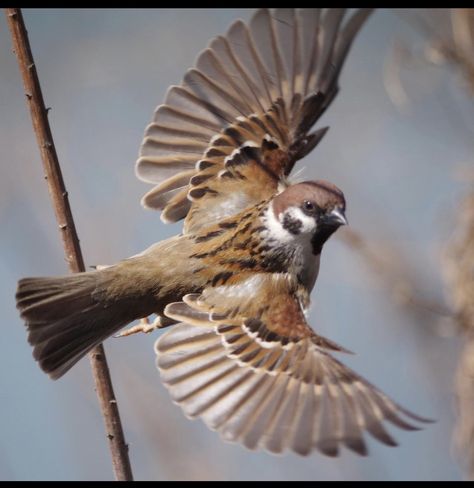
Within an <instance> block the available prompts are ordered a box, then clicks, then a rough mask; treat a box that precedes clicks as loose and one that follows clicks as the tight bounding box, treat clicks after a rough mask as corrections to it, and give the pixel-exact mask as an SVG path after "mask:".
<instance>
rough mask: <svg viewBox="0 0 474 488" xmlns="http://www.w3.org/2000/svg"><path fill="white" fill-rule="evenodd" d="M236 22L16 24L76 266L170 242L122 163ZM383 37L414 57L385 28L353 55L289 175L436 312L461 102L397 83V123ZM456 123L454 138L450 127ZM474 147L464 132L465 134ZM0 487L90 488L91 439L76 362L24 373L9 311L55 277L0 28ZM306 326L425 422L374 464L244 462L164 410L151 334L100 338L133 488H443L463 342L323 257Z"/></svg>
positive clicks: (377, 19) (425, 86)
mask: <svg viewBox="0 0 474 488" xmlns="http://www.w3.org/2000/svg"><path fill="white" fill-rule="evenodd" d="M251 13H252V11H251V10H245V9H244V10H236V9H226V10H206V9H204V10H189V9H185V10H174V9H165V10H133V9H130V10H121V9H119V10H89V9H82V10H74V9H71V10H60V9H58V10H56V9H54V10H36V9H25V11H24V16H25V21H26V24H27V28H28V31H29V36H30V42H31V44H32V48H33V54H34V57H35V60H36V64H37V69H38V73H39V77H40V80H41V84H42V87H43V94H44V98H45V101H46V104H47V106H50V107H52V110H51V111H50V114H49V117H50V122H51V126H52V131H53V135H54V139H55V142H56V148H57V151H58V155H59V158H60V162H61V165H62V169H63V175H64V178H65V181H66V185H67V188H68V191H69V195H70V202H71V205H72V209H73V213H74V217H75V221H76V227H77V230H78V232H79V236H80V238H81V245H82V250H83V253H84V257H85V261H86V263H87V264H88V265H93V264H101V263H104V264H107V263H114V262H116V261H118V260H120V259H122V258H125V257H127V256H130V255H132V254H135V253H137V252H140V251H141V250H143V249H144V248H145V247H147V246H149V245H150V244H151V243H153V242H155V241H157V240H161V239H164V238H166V237H168V236H171V235H174V234H176V233H178V232H179V231H180V224H177V225H168V226H165V225H164V224H162V223H161V221H160V220H159V216H158V214H157V213H154V212H152V211H145V210H144V209H142V208H141V207H140V203H139V200H140V197H141V196H142V194H143V193H144V192H145V191H146V190H147V189H148V187H147V185H145V184H143V183H141V182H139V181H138V180H136V178H135V176H134V162H135V160H136V158H137V155H138V147H139V145H140V142H141V139H142V136H143V132H144V129H145V126H146V125H147V124H148V123H149V121H150V120H151V117H152V113H153V111H154V109H155V107H156V106H157V105H158V104H159V103H161V101H162V100H163V98H164V95H165V92H166V89H167V87H168V86H169V85H171V84H178V83H179V82H180V81H181V78H182V76H183V74H184V72H185V70H186V69H187V68H188V67H191V66H192V64H193V61H194V59H195V57H196V55H197V54H198V52H199V51H201V50H202V49H203V48H204V47H205V46H206V45H207V43H208V41H209V40H210V38H211V37H213V36H215V35H219V34H222V33H224V32H225V30H226V28H227V27H228V25H229V24H230V23H231V22H232V21H233V20H235V19H236V18H238V17H241V18H243V19H244V20H246V19H249V18H250V15H251ZM395 38H400V39H403V41H404V42H405V43H406V44H407V45H409V46H415V47H416V46H420V45H422V43H423V39H422V38H421V37H420V35H419V34H418V33H417V32H415V31H414V30H413V29H412V28H411V27H410V26H408V25H407V24H406V23H405V22H403V20H402V19H401V18H400V17H399V16H397V15H395V14H394V13H393V12H391V11H389V10H379V11H377V12H376V13H375V14H374V15H373V16H372V17H371V18H370V19H369V21H368V23H367V25H366V26H365V27H364V29H363V30H362V32H361V34H360V35H359V37H358V38H357V41H356V43H355V45H354V47H353V49H352V51H351V53H350V55H349V57H348V60H347V63H346V66H345V68H344V71H343V73H342V76H341V79H340V85H341V92H340V94H339V95H338V97H337V98H336V100H335V102H334V103H333V105H332V106H331V108H330V110H328V112H327V113H326V114H325V115H324V117H323V120H321V122H320V123H319V125H320V126H321V125H330V126H331V130H330V131H329V133H328V134H327V135H326V137H325V139H324V141H323V142H322V143H321V145H320V146H318V148H317V150H315V151H314V152H313V153H312V154H311V155H310V156H309V157H307V158H306V159H305V160H304V162H303V163H302V164H300V166H305V167H306V171H305V173H304V176H305V178H306V179H311V178H323V179H328V180H331V181H333V182H334V183H336V184H337V185H338V186H339V187H340V188H342V189H343V191H344V192H345V195H346V199H347V202H348V211H347V215H348V218H349V222H350V224H351V226H352V228H354V229H355V230H357V231H359V232H361V233H362V234H363V235H365V236H366V238H367V239H368V240H369V242H371V243H373V244H376V245H381V246H386V247H388V248H393V249H395V250H399V251H400V252H402V253H403V254H404V255H405V256H407V266H406V267H405V268H403V269H401V270H400V272H401V273H403V272H409V273H410V274H411V275H413V276H416V278H417V280H419V281H420V282H422V283H423V284H424V286H425V291H426V292H427V293H428V294H430V295H432V296H436V297H439V298H442V297H443V294H444V290H443V287H442V282H441V280H440V277H439V267H440V265H439V258H440V255H441V251H442V245H443V243H444V242H445V240H446V238H447V237H449V235H450V231H451V229H452V220H453V218H454V216H455V212H456V206H457V203H458V201H459V198H460V195H461V194H462V192H463V190H464V189H465V183H463V181H461V180H460V179H459V178H457V177H456V174H457V170H458V169H459V168H462V167H464V166H466V165H467V164H469V163H471V164H472V149H473V148H472V143H471V142H470V138H469V137H468V136H467V135H466V131H467V132H468V129H467V127H469V123H470V124H471V127H472V114H473V113H474V112H473V111H472V108H473V106H472V100H469V99H468V98H467V96H466V95H465V93H464V92H463V91H462V90H461V88H460V86H459V83H458V80H457V79H456V78H455V76H454V75H453V74H452V73H451V72H449V70H448V69H445V68H439V67H427V66H423V67H421V68H418V69H417V70H415V71H412V72H407V73H405V74H404V77H405V78H404V79H405V81H406V83H407V89H408V91H409V93H410V94H411V96H412V103H411V105H410V107H409V110H408V111H407V112H406V113H400V112H399V111H398V110H397V109H396V108H395V107H394V106H393V104H392V103H391V101H390V99H389V97H388V96H387V93H386V91H385V88H384V85H383V67H384V63H385V62H386V59H387V56H388V53H389V50H390V46H391V44H392V41H393V40H394V39H395ZM466 121H470V122H469V123H466ZM471 136H472V134H471ZM0 229H1V234H0V236H1V237H0V307H1V310H2V312H3V320H2V323H3V333H2V338H1V340H0V358H1V366H2V367H1V368H0V432H1V436H0V479H4V480H46V479H50V480H77V479H81V480H91V479H99V480H106V479H110V478H111V477H112V475H111V464H110V459H109V453H108V450H107V441H106V439H105V435H104V429H103V424H102V418H101V415H100V412H99V410H98V407H97V403H96V399H95V393H94V390H93V382H92V378H91V374H90V369H89V365H88V361H87V360H83V361H81V362H80V363H79V364H78V365H77V366H75V367H74V368H73V370H71V371H70V372H69V373H68V374H67V375H66V376H65V377H64V378H62V379H61V380H59V381H57V382H53V381H51V380H50V379H49V378H48V377H47V376H46V375H45V374H44V373H42V372H41V371H40V369H39V368H38V366H37V365H36V363H35V362H34V360H33V358H32V355H31V348H30V346H29V345H28V344H27V341H26V331H25V328H24V326H23V324H22V321H21V320H20V319H19V317H18V314H17V311H16V309H15V303H14V292H15V287H16V281H17V280H18V279H19V278H21V277H23V276H35V275H55V274H63V273H65V272H66V271H67V267H66V263H65V261H64V258H63V250H62V246H61V241H60V237H59V233H58V231H57V224H56V222H55V219H54V215H53V211H52V208H51V205H50V201H49V197H48V193H47V188H46V185H45V182H44V180H43V175H42V168H41V163H40V159H39V153H38V149H37V147H36V142H35V138H34V135H33V131H32V127H31V122H30V118H29V113H28V111H27V107H26V104H25V101H24V93H23V88H22V83H21V79H20V76H19V72H18V67H17V65H16V59H15V57H14V56H13V54H12V52H11V41H10V39H9V33H8V29H7V25H6V21H5V18H4V17H3V16H1V17H0ZM310 323H311V324H312V326H313V327H314V328H315V329H316V330H317V331H318V332H321V333H322V334H323V335H326V336H328V337H330V338H331V339H333V340H335V341H336V342H338V343H340V344H342V345H344V346H346V347H347V348H349V349H351V350H353V351H355V352H356V353H357V355H356V356H354V357H349V358H344V361H345V362H346V364H348V365H350V366H351V367H353V368H355V369H356V370H357V371H358V372H359V373H361V374H363V375H364V376H366V377H367V379H369V381H371V382H373V383H375V384H376V385H378V386H379V387H380V388H381V389H382V390H384V391H385V392H386V393H388V394H389V395H390V396H392V397H393V398H394V399H395V400H396V401H397V402H399V403H401V404H402V405H404V406H406V407H408V408H410V409H412V410H414V411H415V412H417V413H420V414H422V415H426V416H430V417H434V418H436V419H437V423H436V424H433V425H430V426H428V427H427V428H426V429H425V430H423V431H420V432H415V433H406V432H403V431H396V430H395V429H394V428H391V427H389V430H390V431H391V432H392V433H393V435H394V436H395V438H396V439H397V440H398V441H399V442H400V446H399V447H398V448H395V449H394V448H389V447H386V446H383V445H380V444H378V443H377V442H376V441H374V440H372V439H371V438H368V444H369V448H370V452H371V455H370V457H368V458H365V459H364V458H359V457H357V456H356V455H354V454H352V453H351V452H348V451H344V452H343V453H342V456H341V457H340V458H337V459H329V458H326V457H323V456H320V455H319V454H317V453H314V454H313V455H312V456H310V457H307V458H299V457H297V456H296V455H293V454H288V455H286V456H284V457H276V456H272V455H269V454H266V453H261V452H260V453H252V452H249V451H247V450H245V449H244V448H241V447H240V446H236V445H232V444H227V443H224V442H222V441H221V440H220V438H219V437H218V435H217V434H215V433H214V432H210V431H208V429H207V428H206V427H205V426H204V425H203V424H202V423H201V422H200V421H189V420H187V419H186V418H185V417H184V415H183V414H182V412H181V410H180V409H179V408H178V407H177V406H175V405H173V403H172V402H171V400H170V398H169V396H168V394H167V392H166V390H165V388H164V387H163V386H162V385H161V383H160V379H159V375H158V373H157V371H156V369H155V365H154V361H155V358H154V352H153V343H154V341H155V339H156V337H157V336H158V333H154V334H153V335H146V336H145V335H141V336H132V337H130V338H127V339H109V340H108V341H107V343H106V351H107V354H108V359H109V364H110V367H111V370H112V376H113V379H114V385H115V389H116V394H117V398H118V401H119V406H120V410H121V414H122V420H123V423H124V426H125V432H126V438H127V441H128V442H129V444H130V455H131V461H132V465H133V469H134V474H135V478H136V479H139V480H149V479H157V480H161V479H186V480H188V479H193V480H196V479H225V480H239V479H243V480H246V479H257V480H291V479H298V480H299V479H301V480H304V479H305V480H323V479H324V480H325V479H331V480H339V479H341V480H345V479H359V480H363V479H364V480H378V479H389V480H403V479H415V480H427V479H429V480H440V479H444V480H459V479H461V471H460V469H459V467H458V465H457V463H456V461H455V460H454V458H453V455H452V448H451V441H450V438H451V434H452V429H453V423H454V419H455V409H454V397H453V390H452V387H453V373H454V369H455V366H456V361H457V356H458V354H459V350H460V349H459V346H460V341H459V339H457V338H456V337H455V336H453V334H450V333H449V329H448V333H445V332H446V328H445V327H442V325H443V324H442V323H441V322H440V320H439V318H438V317H436V316H433V320H432V323H428V324H427V323H426V320H424V321H421V320H419V317H418V316H417V315H416V314H407V313H406V311H404V310H403V309H402V308H400V307H399V306H397V304H396V303H395V302H394V300H393V297H392V296H390V294H389V293H388V292H387V289H386V288H385V287H384V286H381V284H380V282H379V281H377V280H376V279H374V277H373V275H371V274H370V273H368V271H367V266H366V264H365V263H364V260H363V259H362V258H361V256H360V255H359V254H358V253H356V252H354V251H353V250H352V249H350V248H348V247H347V245H345V244H344V243H342V242H341V241H340V240H338V239H332V240H331V242H330V243H329V244H328V245H327V246H326V248H325V252H324V253H323V259H322V266H321V271H320V276H319V279H318V284H317V286H316V289H315V291H314V292H313V305H312V311H311V316H310Z"/></svg>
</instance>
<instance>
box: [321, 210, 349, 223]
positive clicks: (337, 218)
mask: <svg viewBox="0 0 474 488" xmlns="http://www.w3.org/2000/svg"><path fill="white" fill-rule="evenodd" d="M326 223H327V224H331V225H338V226H339V225H347V223H348V222H347V219H346V216H345V215H344V211H343V210H341V209H340V208H335V209H334V210H332V211H331V212H330V213H329V214H328V215H327V217H326Z"/></svg>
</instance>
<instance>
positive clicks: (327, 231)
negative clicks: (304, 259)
mask: <svg viewBox="0 0 474 488" xmlns="http://www.w3.org/2000/svg"><path fill="white" fill-rule="evenodd" d="M336 230H337V226H333V225H331V226H329V225H321V226H319V227H318V229H317V230H316V232H315V233H314V235H313V237H312V239H311V244H312V246H313V254H314V255H318V254H321V250H322V248H323V244H324V243H325V242H326V241H327V240H328V239H329V238H330V237H331V235H332V234H333V233H334V232H335V231H336Z"/></svg>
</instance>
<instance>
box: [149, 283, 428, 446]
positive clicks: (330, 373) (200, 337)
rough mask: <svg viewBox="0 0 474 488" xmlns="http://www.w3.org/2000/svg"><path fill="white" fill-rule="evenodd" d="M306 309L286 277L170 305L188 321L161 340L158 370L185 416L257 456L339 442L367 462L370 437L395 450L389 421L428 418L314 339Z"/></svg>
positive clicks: (214, 291)
mask: <svg viewBox="0 0 474 488" xmlns="http://www.w3.org/2000/svg"><path fill="white" fill-rule="evenodd" d="M257 291H258V298H259V299H258V300H257V299H256V292H257ZM260 298H262V300H260ZM300 302H301V300H300V298H299V297H298V290H297V289H294V288H293V287H292V285H291V283H290V282H289V281H288V280H287V279H286V278H284V277H282V278H277V279H275V277H273V278H271V277H270V276H268V275H267V276H260V275H255V276H253V277H250V278H246V279H245V280H243V281H242V282H241V283H240V284H233V285H229V286H219V287H215V288H208V289H206V290H204V292H203V293H202V294H201V295H187V296H185V297H184V298H183V301H182V302H177V303H173V304H170V305H168V307H167V308H166V310H165V314H166V315H167V316H168V317H171V318H173V319H174V320H177V321H179V322H181V323H180V324H177V325H175V326H173V328H172V329H171V330H170V331H168V332H166V333H165V334H164V335H163V336H162V337H161V338H160V339H159V340H158V341H157V343H156V346H155V349H156V352H157V354H158V358H157V365H158V368H159V370H160V372H161V375H162V380H163V382H164V384H165V385H166V387H167V388H168V390H169V391H170V393H171V396H172V398H173V400H174V401H175V402H177V403H178V404H179V405H180V406H181V407H182V408H183V410H184V412H185V413H186V415H187V416H189V417H201V418H202V419H203V420H204V422H205V423H206V424H207V425H208V426H209V427H210V428H211V429H213V430H217V431H218V432H219V433H220V434H221V435H222V436H223V438H224V439H226V440H228V441H232V442H239V443H242V444H244V445H245V446H246V447H248V448H250V449H256V448H264V449H267V450H268V451H270V452H274V453H279V452H282V451H284V450H285V449H292V450H293V451H295V452H297V453H299V454H302V455H306V454H308V453H310V452H311V451H312V450H313V449H318V450H320V451H321V452H323V453H324V454H326V455H329V456H336V455H337V454H338V451H339V445H340V444H343V445H345V446H346V447H348V448H349V449H352V450H353V451H355V452H357V453H359V454H361V455H366V454H367V448H366V445H365V442H364V439H363V435H362V433H363V431H364V430H366V431H368V432H370V433H371V434H372V435H373V436H374V437H375V438H377V439H378V440H380V441H381V442H383V443H385V444H388V445H391V446H394V445H396V442H395V441H394V440H393V439H392V437H391V436H390V435H389V434H388V432H387V431H386V430H385V428H384V426H383V423H382V421H383V420H388V421H389V422H391V423H393V424H395V425H397V426H398V427H400V428H402V429H406V430H416V429H417V427H415V426H414V425H412V424H411V423H409V422H407V420H405V419H404V417H408V418H410V419H414V420H417V421H421V422H423V421H426V420H425V419H422V418H421V417H418V416H416V415H414V414H412V413H411V412H409V411H408V410H406V409H404V408H402V407H401V406H399V405H397V404H395V403H394V402H393V401H392V400H391V399H390V398H388V397H387V396H386V395H384V394H383V393H382V392H380V391H379V390H378V389H377V388H375V387H374V386H372V385H371V384H370V383H368V382H367V381H366V380H364V379H363V378H362V377H360V376H359V375H357V374H356V373H354V372H353V371H351V370H350V369H349V368H347V367H346V366H344V365H343V364H342V363H340V362H339V361H337V360H336V359H334V358H333V357H332V356H331V354H330V351H344V349H343V348H341V347H340V346H338V345H337V344H335V343H333V342H331V341H329V340H328V339H325V338H323V337H321V336H318V335H317V334H315V333H314V331H313V330H312V329H311V328H310V327H309V326H308V324H307V323H306V320H305V318H304V314H303V312H302V309H301V305H300Z"/></svg>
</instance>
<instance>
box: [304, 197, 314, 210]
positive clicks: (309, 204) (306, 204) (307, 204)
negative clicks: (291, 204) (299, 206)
mask: <svg viewBox="0 0 474 488" xmlns="http://www.w3.org/2000/svg"><path fill="white" fill-rule="evenodd" d="M303 210H304V211H305V212H306V213H313V212H314V211H315V210H316V205H315V204H314V203H313V202H310V201H309V200H305V201H304V202H303Z"/></svg>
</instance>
